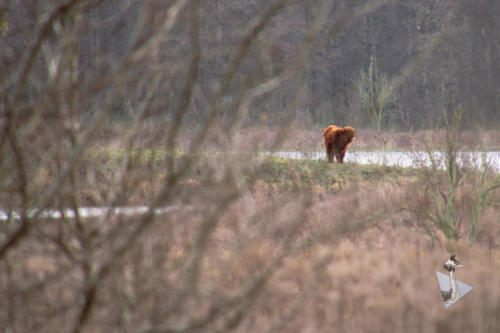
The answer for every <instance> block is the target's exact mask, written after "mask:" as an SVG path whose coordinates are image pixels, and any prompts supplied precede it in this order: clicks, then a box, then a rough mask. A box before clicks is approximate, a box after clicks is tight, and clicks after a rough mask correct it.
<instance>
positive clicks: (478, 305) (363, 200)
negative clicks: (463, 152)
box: [0, 127, 500, 332]
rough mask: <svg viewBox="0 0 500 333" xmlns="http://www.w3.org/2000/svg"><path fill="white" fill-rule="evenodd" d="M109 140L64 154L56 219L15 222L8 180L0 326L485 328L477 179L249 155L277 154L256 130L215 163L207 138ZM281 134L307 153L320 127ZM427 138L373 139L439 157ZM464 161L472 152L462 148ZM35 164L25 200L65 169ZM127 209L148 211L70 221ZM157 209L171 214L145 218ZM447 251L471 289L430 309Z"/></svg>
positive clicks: (486, 262)
mask: <svg viewBox="0 0 500 333" xmlns="http://www.w3.org/2000/svg"><path fill="white" fill-rule="evenodd" d="M40 130H41V129H40ZM122 132H125V133H130V132H131V129H130V128H125V127H117V128H115V129H114V132H112V133H111V134H113V135H111V134H110V133H109V132H106V133H107V135H106V136H101V137H100V138H99V140H98V141H96V142H95V144H93V145H92V146H90V147H89V149H88V150H87V151H86V152H85V153H83V154H82V155H81V156H80V157H79V158H78V161H77V162H76V163H77V164H76V165H77V167H76V168H75V169H74V172H72V173H71V175H70V177H69V179H68V180H67V181H66V182H63V183H62V184H61V186H60V187H59V189H58V190H57V192H56V193H55V194H54V197H53V199H52V200H50V201H49V202H48V203H47V205H46V208H51V209H53V210H59V211H60V214H59V217H58V218H57V219H56V218H50V217H48V216H43V214H39V215H38V216H37V215H36V214H33V212H32V213H30V216H28V214H27V213H26V212H24V213H25V215H23V209H22V207H19V206H16V202H17V201H16V195H14V194H12V193H14V192H15V191H16V185H17V184H14V183H13V184H11V186H12V187H13V188H12V191H11V192H10V193H9V192H8V191H2V199H1V202H2V203H4V204H3V207H2V209H3V210H4V211H10V212H14V211H16V212H19V213H20V214H21V217H19V216H18V217H15V218H14V216H13V215H10V219H6V220H4V221H2V222H0V223H1V226H2V241H3V242H5V240H7V239H9V238H8V237H9V236H10V235H12V234H14V232H15V231H16V230H19V229H18V227H19V226H20V225H23V223H26V225H28V230H27V231H26V233H24V234H22V236H21V238H20V239H19V240H18V241H16V242H15V243H12V245H11V246H10V247H9V248H8V249H7V251H6V250H4V251H6V253H5V254H4V257H3V260H2V261H1V263H0V281H1V284H0V286H1V291H0V292H1V293H2V298H1V300H0V305H1V308H2V309H5V310H6V311H2V313H1V314H0V323H1V325H2V327H4V328H8V329H10V330H12V331H16V332H17V331H19V332H29V331H37V332H53V331H71V330H73V329H74V328H75V327H78V329H79V330H80V329H81V330H83V331H89V332H102V331H130V332H142V331H145V332H157V331H158V332H177V331H189V332H198V331H203V332H215V331H224V332H225V331H235V332H267V331H271V332H274V331H285V332H366V331H370V332H387V331H405V332H446V331H457V330H458V331H463V330H465V331H474V332H493V331H495V330H496V329H497V328H498V327H499V326H500V321H499V318H498V315H497V314H498V313H499V312H498V311H500V278H499V277H498V274H496V271H497V269H500V221H499V216H500V206H499V202H500V191H498V190H497V188H498V185H499V181H500V178H499V177H500V176H499V174H498V172H495V171H494V169H493V166H492V165H488V164H481V165H480V166H481V168H479V169H475V168H471V167H467V166H463V167H458V168H457V169H456V177H457V179H456V182H457V183H456V186H454V185H453V184H451V183H450V181H449V177H450V175H449V173H448V171H449V170H447V169H446V168H445V169H441V168H437V167H436V168H433V167H432V166H428V167H413V168H401V167H390V166H383V165H376V164H367V165H361V164H355V163H344V164H338V163H334V164H328V163H327V161H326V159H325V158H323V159H320V160H314V159H310V160H308V159H302V160H296V159H285V158H279V157H274V156H268V155H262V154H259V153H258V152H259V150H260V151H269V150H270V149H271V147H272V146H273V145H272V140H275V137H273V136H272V135H270V137H269V138H266V136H265V135H264V134H262V133H264V132H265V133H268V134H269V133H272V129H266V128H249V129H247V132H245V131H243V132H242V133H240V135H239V136H238V137H236V138H235V139H234V142H235V144H234V146H232V149H231V151H230V152H224V151H222V150H221V149H220V148H219V147H220V143H218V142H216V141H213V142H212V141H211V140H208V141H207V144H206V146H205V147H204V149H203V150H201V151H198V152H196V153H187V152H186V151H183V147H188V146H189V142H187V141H180V144H179V145H178V147H179V148H178V149H176V150H175V151H168V150H166V149H164V146H161V145H158V146H156V147H154V146H151V145H150V142H151V141H150V140H151V139H152V138H155V137H156V135H157V134H160V133H161V129H159V128H156V129H155V128H154V127H153V128H152V129H151V130H150V131H144V132H141V133H143V134H142V137H134V144H133V145H127V142H126V141H123V138H121V137H120V136H119V135H118V133H122ZM144 133H147V134H144ZM256 133H258V134H256ZM290 133H292V134H291V135H290V137H288V136H287V137H286V138H285V139H284V141H283V143H282V146H281V147H283V150H287V151H290V150H292V149H294V148H293V147H296V148H295V151H302V152H303V153H304V154H306V153H307V152H310V151H315V150H317V149H321V144H322V143H321V140H322V138H321V130H319V131H318V130H310V129H308V130H305V129H300V130H299V129H294V130H290ZM297 133H300V135H297ZM371 134H372V132H370V131H363V130H360V131H359V133H358V139H357V140H356V141H355V142H354V143H353V144H352V146H351V148H350V149H351V150H352V151H362V150H373V149H375V147H374V146H372V145H377V144H378V143H377V142H376V140H378V139H377V138H375V139H372V140H369V139H368V138H369V137H368V136H369V135H371ZM433 135H434V138H432V137H430V136H432V135H431V134H430V133H422V132H416V133H414V134H411V135H410V134H399V133H379V134H378V136H379V137H383V138H382V139H380V140H384V141H385V142H406V144H408V143H409V142H415V141H418V140H419V138H422V137H426V138H427V140H429V142H431V141H430V140H434V141H432V142H433V144H434V146H433V147H435V148H436V149H440V147H441V148H442V147H443V144H444V141H440V140H441V139H442V138H443V136H440V134H439V132H434V134H433ZM494 135H498V133H495V132H490V133H488V135H487V138H491V137H493V138H495V140H496V138H497V137H495V136H494ZM401 137H403V138H401ZM213 138H214V140H215V139H216V138H217V136H216V135H215V136H213ZM440 138H441V139H440ZM182 140H184V139H182ZM186 140H187V139H186ZM297 140H298V141H297ZM477 140H485V139H484V138H479V139H477ZM239 142H241V143H243V144H241V145H240V144H239ZM364 142H369V143H370V144H365V143H364ZM494 142H498V141H494ZM141 143H143V144H144V145H143V146H141ZM416 144H417V143H415V145H416ZM463 147H466V148H464V149H468V150H471V149H472V147H476V148H474V149H477V150H480V149H479V145H478V143H477V142H469V143H467V144H464V145H463ZM411 148H412V147H411V146H405V145H403V144H401V143H399V144H398V143H395V144H394V146H390V145H387V148H386V149H405V150H409V149H411ZM414 148H415V149H416V148H418V147H415V146H414ZM48 151H50V149H49V150H48ZM238 151H239V152H238ZM59 153H60V152H59ZM347 154H349V152H348V153H347ZM33 156H35V155H33ZM36 156H38V158H42V160H39V164H37V165H42V167H37V168H33V169H32V170H31V169H28V170H30V172H32V174H30V175H29V178H27V179H29V180H30V183H29V184H27V188H28V190H29V193H31V195H33V197H34V198H38V200H40V198H43V196H44V195H47V194H46V193H47V189H49V190H50V185H51V184H54V182H57V178H58V177H60V173H61V168H63V166H62V165H58V161H57V160H52V159H43V157H42V156H41V155H36ZM56 156H57V155H56ZM172 168H173V170H175V171H171V170H172ZM493 186H496V187H495V188H493V189H491V190H490V191H489V192H487V193H486V190H487V189H488V188H492V187H493ZM436 191H438V192H437V193H436ZM452 193H453V194H452ZM452 195H453V198H451V196H452ZM451 200H453V201H454V202H453V206H452V207H451V208H450V202H451ZM9 204H10V205H9ZM137 206H140V207H148V208H147V209H146V210H142V211H140V212H137V213H134V214H129V215H127V214H121V213H119V212H118V211H116V210H115V211H114V210H111V209H110V210H109V211H108V212H106V214H102V215H100V216H93V217H86V216H84V214H82V213H81V212H80V210H81V209H84V208H85V207H87V208H88V207H104V208H105V207H137ZM162 207H168V208H169V209H167V210H163V211H160V212H157V213H154V209H157V208H162ZM65 212H66V213H65ZM68 212H71V213H72V214H69V213H68ZM446 214H450V215H446ZM33 215H35V216H33ZM447 223H452V224H451V226H450V225H449V224H447ZM3 244H5V243H3ZM451 254H456V255H457V259H459V260H460V262H461V263H462V264H463V267H462V268H458V269H457V272H456V275H457V279H458V280H460V281H463V282H465V283H467V284H469V285H472V286H473V287H474V289H473V290H472V291H471V292H470V293H469V294H467V295H466V297H464V298H463V299H460V300H459V301H458V302H457V303H456V304H454V305H453V306H452V307H451V308H449V309H445V307H444V304H443V303H442V300H441V295H440V290H439V287H438V283H437V279H436V272H435V271H436V270H437V271H441V272H444V273H446V271H444V269H443V264H444V262H445V260H446V259H447V258H448V257H449V256H450V255H451Z"/></svg>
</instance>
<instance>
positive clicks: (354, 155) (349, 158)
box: [268, 151, 500, 172]
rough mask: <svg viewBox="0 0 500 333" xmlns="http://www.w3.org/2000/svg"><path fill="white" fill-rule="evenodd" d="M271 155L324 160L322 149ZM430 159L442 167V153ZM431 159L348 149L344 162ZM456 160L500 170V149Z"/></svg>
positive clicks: (426, 162)
mask: <svg viewBox="0 0 500 333" xmlns="http://www.w3.org/2000/svg"><path fill="white" fill-rule="evenodd" d="M268 154H270V153H268ZM272 155H273V156H277V157H281V158H292V159H314V160H326V153H325V152H324V151H313V152H298V151H280V152H276V153H272ZM432 159H434V161H435V163H436V164H437V166H438V167H439V168H444V166H445V155H444V153H442V152H433V153H432ZM432 159H431V157H430V156H429V154H428V153H427V152H424V151H352V152H351V151H348V152H347V154H346V156H345V158H344V162H346V163H357V164H379V165H387V166H398V167H408V168H420V167H423V166H431V165H432ZM457 160H458V164H459V165H460V166H469V167H473V168H482V166H483V165H484V162H486V163H488V165H489V166H490V167H491V168H492V169H493V170H495V171H496V172H500V151H489V152H460V153H459V154H458V158H457Z"/></svg>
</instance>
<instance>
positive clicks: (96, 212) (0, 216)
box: [0, 206, 174, 221]
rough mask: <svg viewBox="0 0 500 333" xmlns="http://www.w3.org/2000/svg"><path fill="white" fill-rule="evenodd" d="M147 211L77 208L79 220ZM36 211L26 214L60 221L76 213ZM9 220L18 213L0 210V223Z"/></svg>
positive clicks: (159, 211)
mask: <svg viewBox="0 0 500 333" xmlns="http://www.w3.org/2000/svg"><path fill="white" fill-rule="evenodd" d="M173 209H174V207H165V208H156V209H155V210H154V214H157V215H158V214H165V213H168V212H170V211H172V210H173ZM148 210H149V207H146V206H136V207H114V208H109V207H80V208H78V211H77V212H78V216H79V217H80V218H89V217H100V216H105V215H107V214H110V215H126V216H131V215H139V214H144V213H146V212H147V211H148ZM37 212H38V211H37V210H35V209H30V210H28V212H27V216H28V217H33V216H35V215H38V218H52V219H60V218H63V217H64V218H75V217H76V213H75V210H74V209H70V208H64V209H62V210H59V209H44V210H43V211H42V212H40V213H39V214H37ZM9 218H11V219H20V218H21V216H20V214H19V213H18V212H8V211H5V210H0V221H6V220H8V219H9Z"/></svg>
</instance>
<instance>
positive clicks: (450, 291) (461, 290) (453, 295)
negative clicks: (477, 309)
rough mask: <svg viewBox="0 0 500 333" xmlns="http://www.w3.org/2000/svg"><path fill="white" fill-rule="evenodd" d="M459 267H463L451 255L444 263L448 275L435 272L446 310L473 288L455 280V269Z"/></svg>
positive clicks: (454, 256)
mask: <svg viewBox="0 0 500 333" xmlns="http://www.w3.org/2000/svg"><path fill="white" fill-rule="evenodd" d="M459 267H463V266H462V264H461V263H460V262H459V261H458V260H457V259H456V255H454V254H453V255H452V256H451V257H450V259H448V260H447V261H446V262H445V263H444V269H446V270H447V271H448V275H446V274H443V273H441V272H439V271H436V274H437V279H438V283H439V289H440V290H441V297H442V300H443V302H444V306H445V307H446V308H449V307H450V306H451V305H452V304H454V303H455V302H456V301H458V300H459V299H460V298H462V297H464V296H465V294H467V293H468V292H469V291H471V290H472V288H473V287H472V286H471V285H468V284H467V283H463V282H462V281H459V280H457V279H456V277H455V269H457V268H459Z"/></svg>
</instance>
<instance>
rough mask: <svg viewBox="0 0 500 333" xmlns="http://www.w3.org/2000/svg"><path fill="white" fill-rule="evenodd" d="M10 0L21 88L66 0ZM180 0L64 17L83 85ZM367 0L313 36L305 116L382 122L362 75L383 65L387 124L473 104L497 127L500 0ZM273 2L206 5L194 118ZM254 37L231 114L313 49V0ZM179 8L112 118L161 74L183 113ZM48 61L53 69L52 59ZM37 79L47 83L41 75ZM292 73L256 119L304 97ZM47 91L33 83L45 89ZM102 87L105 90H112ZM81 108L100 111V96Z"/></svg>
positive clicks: (484, 121)
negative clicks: (44, 32) (46, 27)
mask: <svg viewBox="0 0 500 333" xmlns="http://www.w3.org/2000/svg"><path fill="white" fill-rule="evenodd" d="M27 3H29V1H21V0H18V1H3V2H2V5H0V26H1V38H2V39H1V43H2V44H1V45H2V52H1V55H0V56H1V59H0V61H1V62H0V66H1V68H2V73H3V75H2V82H1V87H2V89H1V91H3V97H2V98H5V94H6V93H7V94H8V93H9V92H11V91H12V89H13V87H12V85H13V82H12V81H10V80H9V79H12V78H13V75H11V74H13V73H12V72H13V71H15V70H17V68H18V67H17V66H16V64H17V62H18V61H19V60H20V59H22V57H20V55H21V54H23V52H24V51H25V50H26V48H29V47H30V46H32V45H33V43H34V42H35V41H36V38H37V35H36V34H33V31H34V30H35V31H36V28H37V27H38V24H39V23H40V20H42V19H43V18H45V17H44V15H46V14H47V13H49V12H50V9H51V8H54V6H56V5H57V4H58V1H44V2H43V3H42V2H40V3H39V2H33V4H32V5H29V6H28V5H26V4H27ZM173 3H174V1H147V2H141V1H102V2H100V3H99V4H93V5H91V6H90V8H87V9H86V12H85V13H82V15H79V16H78V17H75V20H77V21H75V22H72V21H67V20H66V21H64V20H62V21H61V22H58V24H59V25H60V29H66V28H67V26H68V25H73V24H77V28H78V29H77V31H75V34H76V36H75V39H74V41H73V42H74V43H76V45H75V48H76V50H77V51H76V52H77V53H78V59H77V64H75V65H77V66H78V84H79V85H81V86H85V85H88V84H90V82H91V80H92V78H95V77H96V75H102V74H104V73H107V72H109V71H112V67H113V65H114V64H117V63H119V62H120V61H124V57H126V56H127V54H128V51H129V50H130V49H131V48H133V47H135V46H137V44H140V43H143V42H145V41H146V40H147V38H148V37H149V36H150V35H151V34H152V33H153V32H155V31H157V29H161V27H162V24H163V23H164V20H165V18H166V15H167V9H168V8H169V7H170V6H171V5H172V4H173ZM365 3H367V2H365V1H335V2H333V3H332V5H331V6H330V7H331V8H329V11H328V13H327V14H326V15H327V16H326V26H325V27H322V28H321V31H319V32H318V35H317V36H315V40H314V41H312V43H311V44H312V45H311V46H312V47H311V50H310V52H311V54H310V59H309V62H308V65H307V68H305V70H304V73H303V75H304V77H303V78H302V82H301V83H300V85H301V87H300V96H299V98H298V101H296V103H297V107H296V112H297V119H298V120H299V121H300V123H301V124H304V126H308V125H311V124H314V125H320V126H322V125H324V124H326V123H338V124H347V123H348V124H351V125H354V126H362V127H369V126H374V124H373V121H372V118H371V116H370V115H369V114H367V113H366V112H364V110H363V105H362V103H361V102H360V98H359V89H358V86H357V81H358V80H359V77H360V73H361V72H364V73H367V72H368V71H369V68H370V65H371V64H373V66H374V67H375V69H376V70H377V71H378V72H379V74H380V75H383V76H385V77H386V78H387V81H388V84H389V85H391V89H392V90H393V91H392V94H393V95H394V98H393V100H392V101H391V103H390V104H389V105H387V107H386V108H387V113H386V114H387V116H386V117H384V120H383V128H385V129H398V130H409V129H425V128H433V127H436V125H437V126H439V127H440V126H442V125H443V123H442V112H443V110H445V109H450V108H451V109H453V108H455V107H457V106H458V105H460V104H461V105H463V107H464V109H465V114H464V121H465V124H466V126H467V127H473V126H476V125H478V126H483V127H487V128H495V127H496V126H498V123H499V121H500V120H499V118H500V117H498V109H499V105H500V97H499V96H500V94H499V93H498V92H499V90H500V82H499V79H498V78H499V77H500V59H499V57H500V36H499V34H498V31H500V26H499V25H500V21H499V20H498V17H500V4H499V3H498V1H494V0H481V1H474V2H470V1H461V0H459V1H456V0H449V1H446V0H425V1H420V0H418V1H413V0H409V1H395V0H393V1H372V2H371V4H370V5H371V6H373V7H374V8H373V10H369V11H366V13H361V12H356V8H358V9H359V6H362V5H363V4H365ZM268 5H269V4H266V3H263V2H262V1H256V0H250V1H246V0H245V1H236V0H208V1H201V2H200V9H199V22H198V23H197V24H198V25H199V51H200V59H199V68H198V72H197V76H198V80H197V85H196V87H194V91H193V96H192V103H191V104H190V106H189V108H188V112H189V115H186V118H187V119H188V120H189V121H191V122H196V120H197V119H199V117H200V116H201V115H203V114H204V113H205V110H206V108H205V107H204V105H207V104H209V103H210V100H211V98H213V95H214V93H215V91H216V90H217V88H218V84H220V80H221V78H222V75H223V73H224V70H225V68H226V66H227V65H228V63H229V61H230V59H231V58H232V57H233V56H234V55H235V52H236V50H237V45H239V43H241V42H242V41H243V39H244V38H245V35H246V32H247V31H248V29H249V27H251V26H252V24H253V23H254V21H255V18H256V15H258V14H259V13H260V11H261V10H262V8H263V7H266V6H268ZM284 7H285V8H283V10H280V11H279V13H277V14H276V15H274V16H273V17H272V18H271V19H270V20H269V22H268V23H267V24H266V26H265V27H263V29H262V31H261V32H259V35H258V36H257V38H256V39H255V40H254V41H252V43H251V45H249V48H250V49H249V51H248V52H249V55H248V57H246V59H245V60H244V61H242V63H241V66H239V67H238V69H237V73H235V75H234V78H233V79H232V82H231V88H230V89H229V90H228V91H226V92H225V94H224V95H225V96H222V97H223V102H224V104H225V105H227V107H226V109H227V110H225V111H224V112H223V114H222V118H224V119H226V120H227V119H230V118H231V112H233V111H232V108H231V106H230V105H231V104H233V105H234V104H235V103H236V101H235V100H236V99H238V95H237V93H236V92H237V91H239V90H240V89H241V87H243V86H244V87H252V86H255V85H257V84H258V83H259V82H263V81H265V80H267V79H269V78H271V77H273V76H275V75H278V74H279V73H281V72H282V71H283V70H284V69H285V68H286V67H287V64H289V63H290V62H291V61H292V59H294V57H296V56H297V54H299V53H300V50H301V49H303V48H304V45H305V44H304V42H305V38H307V36H304V33H303V32H304V29H305V28H306V27H308V26H309V25H310V24H311V22H314V21H315V20H316V19H317V17H316V16H317V13H316V12H315V11H314V9H313V8H314V4H312V2H310V1H289V2H287V4H286V6H284ZM179 15H180V17H179V19H178V20H177V22H176V23H175V24H174V25H173V27H172V28H171V31H169V33H168V35H167V34H166V35H164V36H162V35H161V34H160V35H159V36H157V37H156V39H157V42H158V43H157V45H155V47H154V48H153V49H152V50H151V53H150V54H148V56H147V57H145V58H144V59H141V61H138V62H135V63H134V65H133V66H134V69H133V73H130V75H131V77H130V78H129V79H128V81H127V87H124V89H125V90H126V91H127V92H126V93H124V94H123V96H121V97H120V100H119V101H117V103H116V105H115V106H114V108H113V117H114V119H119V120H126V119H130V117H131V116H132V114H133V113H134V112H135V110H137V107H138V103H139V101H140V99H141V97H142V96H144V95H145V94H147V92H148V89H149V86H148V85H146V84H145V82H147V81H148V80H152V79H153V77H154V78H155V80H158V83H157V84H158V92H157V93H155V94H154V96H152V101H151V113H152V114H154V115H158V116H163V117H166V118H167V119H168V118H169V117H173V115H172V114H173V112H172V110H173V109H174V108H175V106H176V105H178V103H179V99H180V98H181V96H182V94H181V92H182V89H183V85H184V80H185V77H187V74H188V71H189V63H190V62H189V54H190V53H191V52H192V49H191V47H190V35H189V34H190V32H189V31H190V30H189V24H188V21H189V13H188V12H187V11H181V12H180V14H179ZM41 52H42V54H43V55H42V58H40V59H39V60H37V61H42V62H43V59H47V58H50V59H51V61H52V63H51V62H50V61H49V62H48V63H46V64H45V65H41V66H39V67H37V69H36V71H35V72H36V73H34V74H36V75H35V76H34V77H32V78H31V79H30V80H34V82H32V84H36V83H38V82H40V83H41V82H43V81H44V80H46V79H47V75H50V66H56V65H57V61H58V58H57V57H56V58H54V57H53V56H54V55H53V54H52V52H55V51H54V50H52V49H50V47H47V46H45V47H44V50H42V51H41ZM46 66H47V67H49V68H46ZM36 81H38V82H36ZM291 86H292V82H285V83H284V84H281V85H280V87H278V88H276V89H275V90H274V91H270V92H266V93H263V94H261V95H260V96H258V97H257V98H256V99H255V100H254V101H253V103H252V105H251V109H252V112H251V113H250V115H249V116H248V119H246V124H252V125H255V124H273V125H276V124H280V122H281V121H282V119H283V117H284V113H285V110H286V108H287V106H289V105H290V104H291V103H293V102H292V101H294V96H293V95H292V94H293V89H292V87H291ZM36 93H41V92H40V91H38V92H36V91H28V90H26V91H23V94H28V95H29V94H36ZM103 93H104V92H103ZM88 102H89V103H92V104H90V105H88V106H87V107H85V108H83V109H81V111H79V112H80V113H82V112H92V110H93V108H95V107H98V105H99V100H93V101H88Z"/></svg>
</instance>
